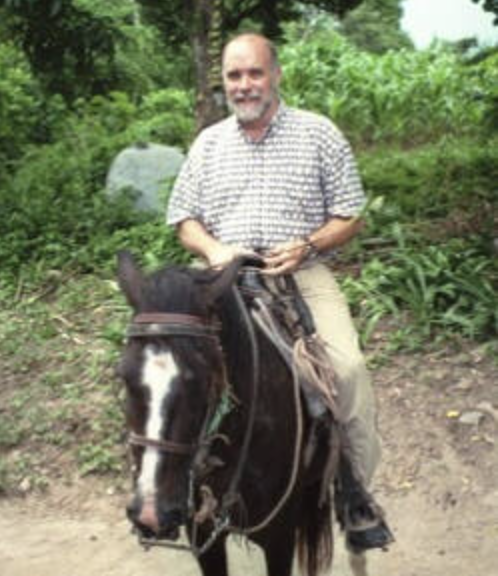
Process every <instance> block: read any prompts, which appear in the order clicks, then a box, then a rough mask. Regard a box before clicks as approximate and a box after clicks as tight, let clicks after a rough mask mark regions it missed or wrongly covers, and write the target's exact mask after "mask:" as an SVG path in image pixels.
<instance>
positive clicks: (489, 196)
mask: <svg viewBox="0 0 498 576" xmlns="http://www.w3.org/2000/svg"><path fill="white" fill-rule="evenodd" d="M497 146H498V141H497V139H496V138H494V139H487V140H482V141H481V140H474V139H469V138H444V139H442V140H441V141H440V142H437V143H435V144H429V145H427V146H423V147H419V148H416V149H410V150H399V149H395V150H393V149H386V148H378V149H376V150H373V151H371V152H368V153H367V152H365V153H363V154H362V155H361V156H360V168H361V172H362V176H363V180H364V183H365V187H366V189H367V190H368V192H369V193H370V194H371V195H373V196H383V197H384V198H385V200H386V206H385V208H384V210H383V211H382V212H380V213H377V214H376V217H375V220H374V222H373V225H374V228H373V230H370V234H374V235H375V234H382V230H383V229H385V228H386V226H387V225H389V224H391V223H394V222H399V221H402V222H406V223H411V224H412V225H413V224H414V223H417V222H418V223H421V222H422V221H427V220H429V219H438V222H439V221H440V220H445V224H444V226H445V227H446V229H447V231H448V232H449V229H450V228H451V216H452V214H454V215H455V216H456V215H458V214H459V213H460V214H462V215H464V216H465V220H467V221H470V220H472V219H473V218H477V223H478V225H479V227H480V233H481V234H485V233H486V232H490V231H491V230H490V228H491V227H492V225H493V221H492V220H493V216H494V215H493V209H492V206H493V204H494V202H495V192H496V191H495V188H496V182H497V181H498V166H497V164H496V147H497Z"/></svg>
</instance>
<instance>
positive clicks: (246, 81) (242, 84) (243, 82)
mask: <svg viewBox="0 0 498 576" xmlns="http://www.w3.org/2000/svg"><path fill="white" fill-rule="evenodd" d="M251 88H252V83H251V79H250V78H249V76H247V75H243V76H241V78H240V80H239V90H245V91H248V90H250V89H251Z"/></svg>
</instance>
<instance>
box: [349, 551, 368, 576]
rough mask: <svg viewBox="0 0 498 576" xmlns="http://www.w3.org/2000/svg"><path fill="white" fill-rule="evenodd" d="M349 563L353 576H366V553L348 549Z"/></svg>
mask: <svg viewBox="0 0 498 576" xmlns="http://www.w3.org/2000/svg"><path fill="white" fill-rule="evenodd" d="M349 565H350V566H351V570H352V572H353V576H368V571H367V556H366V554H362V553H360V554H355V553H354V552H351V551H350V552H349Z"/></svg>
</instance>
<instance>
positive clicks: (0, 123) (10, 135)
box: [0, 43, 41, 182]
mask: <svg viewBox="0 0 498 576" xmlns="http://www.w3.org/2000/svg"><path fill="white" fill-rule="evenodd" d="M0 70H1V71H2V73H1V75H0V166H2V165H5V164H6V163H8V162H11V161H12V160H14V159H16V158H18V157H19V156H20V155H21V154H22V152H23V151H24V148H25V147H26V145H27V144H28V143H29V142H30V141H31V140H34V139H35V138H36V133H35V128H36V125H37V122H38V121H39V119H40V115H41V107H40V90H39V87H38V84H37V82H36V80H35V79H34V78H33V76H32V74H31V72H30V70H29V66H28V63H27V61H26V59H25V57H24V55H23V53H22V52H21V51H20V50H18V49H17V48H16V47H15V46H14V45H13V44H10V43H4V44H0ZM4 176H5V175H4V174H1V173H0V182H1V179H2V177H4Z"/></svg>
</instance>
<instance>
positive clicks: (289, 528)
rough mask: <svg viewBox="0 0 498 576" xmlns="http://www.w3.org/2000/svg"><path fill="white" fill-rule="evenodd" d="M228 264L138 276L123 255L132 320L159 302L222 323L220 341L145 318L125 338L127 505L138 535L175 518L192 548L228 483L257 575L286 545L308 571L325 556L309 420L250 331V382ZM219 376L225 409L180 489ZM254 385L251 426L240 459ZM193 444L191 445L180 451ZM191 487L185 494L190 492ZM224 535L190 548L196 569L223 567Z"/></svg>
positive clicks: (210, 571) (282, 574)
mask: <svg viewBox="0 0 498 576" xmlns="http://www.w3.org/2000/svg"><path fill="white" fill-rule="evenodd" d="M239 267H240V266H238V265H237V264H235V265H233V266H231V267H230V268H229V269H227V270H226V271H224V272H223V273H217V274H215V273H213V272H208V271H199V270H187V269H178V268H170V269H167V270H164V271H161V272H158V273H156V274H155V275H153V276H152V277H150V278H144V277H143V276H142V275H141V273H140V271H139V270H138V269H137V268H136V266H135V265H134V263H133V261H132V260H131V258H130V257H128V256H122V257H121V261H120V284H121V287H122V289H123V291H124V292H125V294H126V296H127V298H128V301H129V302H130V304H131V305H132V307H133V308H134V311H135V319H136V318H137V315H138V317H140V319H143V318H144V317H146V316H147V314H148V313H154V314H156V313H161V314H166V315H169V314H177V315H178V314H179V315H181V318H187V317H190V318H192V317H193V318H197V319H199V318H201V319H203V320H205V321H208V322H213V321H214V320H215V318H216V319H217V320H218V321H220V322H221V333H220V337H219V340H218V339H214V338H211V337H209V335H206V334H204V335H203V334H202V332H200V333H199V332H197V331H196V330H197V329H195V330H194V329H192V332H191V334H187V335H185V334H182V335H178V334H176V335H175V334H174V333H172V334H167V335H165V334H159V335H154V334H153V331H148V330H149V329H146V330H145V331H143V332H140V330H139V332H138V333H139V336H138V337H136V335H135V337H133V336H132V337H131V338H129V342H128V345H127V349H126V352H125V355H124V361H123V372H124V377H125V380H126V382H127V389H128V422H129V426H130V428H131V431H132V433H134V434H135V436H136V438H141V439H142V440H141V441H137V442H135V446H134V453H135V461H136V466H137V474H136V476H137V490H136V494H135V498H134V501H133V503H132V505H131V506H130V507H129V516H130V519H131V520H132V521H133V523H134V524H135V526H136V527H137V529H138V530H139V532H141V534H142V535H144V536H152V537H154V538H159V539H175V538H176V537H177V533H178V527H179V526H180V525H181V524H184V523H185V524H186V525H187V532H188V534H189V537H190V539H191V540H194V541H195V542H194V544H195V545H196V546H198V547H201V546H202V544H203V543H204V542H206V541H208V540H209V538H210V536H211V535H212V534H213V522H212V520H213V518H214V516H215V515H216V511H217V510H219V509H222V508H223V505H224V504H223V503H224V500H223V499H224V497H225V498H226V495H227V494H230V496H231V497H232V499H233V500H234V501H233V502H228V503H226V502H225V504H226V508H225V510H226V511H229V521H230V529H231V530H233V531H240V532H242V533H246V535H247V537H248V538H250V539H251V540H252V541H254V542H255V543H257V544H258V545H260V546H261V547H262V548H263V550H264V554H265V558H266V563H267V571H268V576H290V573H291V567H292V562H293V558H294V552H295V550H296V547H297V548H298V549H299V551H300V557H301V560H302V565H303V570H304V571H305V573H306V574H307V575H308V576H316V575H317V574H318V572H319V571H320V570H321V569H322V568H324V567H326V566H327V565H328V564H329V563H330V562H331V556H332V531H331V510H330V498H329V497H327V498H326V499H325V501H324V502H321V503H319V499H320V480H321V478H320V470H321V463H320V462H319V458H320V456H319V452H317V453H316V454H315V457H314V461H313V462H312V463H311V464H308V465H305V464H304V461H303V447H304V442H303V441H302V440H303V438H305V437H306V435H307V430H308V428H309V421H308V418H307V416H306V413H305V411H303V410H302V409H301V406H300V399H299V390H297V392H296V388H295V384H294V381H293V378H292V374H291V373H290V371H289V369H288V367H287V366H286V364H285V362H284V361H283V360H282V359H281V357H280V355H279V353H278V352H277V351H276V350H275V348H274V347H273V346H272V345H271V344H270V343H269V342H268V341H267V340H266V339H265V337H264V336H263V335H262V334H260V333H257V334H256V338H257V341H258V349H259V353H260V355H259V362H260V366H261V378H260V381H259V384H258V382H255V381H254V379H253V370H254V354H253V347H252V345H251V342H250V336H251V333H250V331H249V329H248V326H247V325H246V323H245V322H244V320H243V318H241V312H240V309H239V307H238V305H237V301H236V299H235V296H234V293H233V291H232V289H231V287H232V285H233V283H234V280H235V277H236V274H237V271H238V268H239ZM184 315H188V316H184ZM165 317H166V316H164V317H161V318H165ZM168 318H169V316H168ZM155 319H156V320H157V317H155ZM144 323H146V322H145V321H144ZM184 328H185V326H184ZM184 328H182V330H184ZM182 330H181V331H182ZM186 330H187V332H189V328H188V326H187V328H186ZM168 331H171V330H170V329H167V330H166V332H168ZM172 332H174V330H172ZM226 382H228V383H229V386H230V388H229V390H230V393H231V394H232V396H233V397H234V402H235V408H233V409H232V410H231V411H230V412H229V413H228V414H226V415H224V416H223V418H222V420H221V424H220V425H219V428H218V429H217V430H216V434H217V437H216V439H213V438H214V435H213V436H212V438H211V439H212V442H211V446H210V450H209V458H204V459H203V464H204V465H205V466H204V471H203V472H202V473H199V474H198V476H197V477H196V479H195V486H194V488H195V490H194V493H193V494H190V496H189V475H191V474H192V470H194V471H195V470H197V472H198V469H197V468H196V464H195V463H196V459H198V458H199V448H198V440H199V437H200V436H202V434H203V432H202V430H203V425H204V424H205V421H206V414H207V413H208V411H209V407H210V405H211V402H212V400H213V398H215V399H216V400H218V399H219V397H220V394H221V393H222V390H223V389H224V387H225V386H226ZM226 391H227V390H226V389H225V392H226ZM256 391H257V392H256ZM255 393H257V395H258V396H257V402H256V404H255V418H254V425H253V429H252V433H251V436H250V442H249V445H248V452H247V458H245V459H243V462H242V463H241V460H240V457H241V452H243V444H244V441H245V434H246V430H247V426H248V423H249V422H250V411H251V406H252V405H253V404H252V402H253V400H254V394H255ZM204 430H205V428H204ZM204 439H205V438H204ZM193 445H195V446H196V448H195V449H193V450H192V451H189V450H187V449H185V450H183V448H185V446H193ZM179 447H183V448H182V450H183V452H182V451H181V450H180V448H179ZM296 447H297V450H298V451H297V452H296ZM296 456H297V458H296ZM206 463H208V464H210V465H206ZM239 468H241V469H240V472H241V476H240V481H239V482H236V487H235V491H233V490H231V487H232V485H233V482H234V475H236V474H237V473H238V469H239ZM201 486H202V487H204V488H205V487H208V488H209V490H208V491H212V497H210V498H209V499H208V500H207V501H206V500H202V498H201V497H200V492H199V490H200V488H201ZM201 491H202V489H201ZM192 497H193V498H194V503H192V502H189V499H190V500H192ZM235 497H237V498H235ZM207 504H211V505H212V507H213V509H214V516H213V510H212V509H211V510H209V511H208V512H206V511H205V510H204V513H205V516H204V517H201V516H202V514H201V513H200V511H199V509H200V508H202V507H203V505H207ZM208 508H209V506H208ZM195 512H197V515H195ZM199 518H201V519H199ZM226 536H227V531H222V532H221V531H220V533H219V535H218V536H217V537H216V539H215V540H214V543H212V544H211V545H210V546H209V547H208V548H207V549H206V550H205V552H203V553H202V554H201V555H200V556H199V557H198V561H199V565H200V568H201V571H202V574H203V576H228V568H227V559H226V551H225V540H226ZM197 549H198V548H197Z"/></svg>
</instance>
